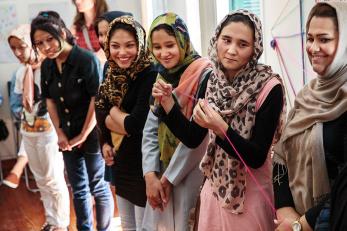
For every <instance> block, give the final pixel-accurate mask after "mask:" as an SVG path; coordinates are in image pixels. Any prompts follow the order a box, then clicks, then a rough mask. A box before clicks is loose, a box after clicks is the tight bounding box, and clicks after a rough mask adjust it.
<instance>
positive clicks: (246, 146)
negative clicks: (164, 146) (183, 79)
mask: <svg viewBox="0 0 347 231" xmlns="http://www.w3.org/2000/svg"><path fill="white" fill-rule="evenodd" d="M205 84H206V83H205ZM205 89H206V87H205ZM204 94H205V91H203V92H202V91H200V93H199V95H198V98H203V97H204ZM282 99H283V91H282V87H281V86H280V85H277V86H275V87H274V88H273V89H272V90H271V91H270V93H269V95H268V96H267V98H266V100H265V101H264V103H263V104H262V106H261V107H260V108H259V110H258V112H257V114H256V118H255V125H254V128H253V132H252V136H251V138H250V139H249V140H246V139H244V138H243V137H241V136H240V135H239V134H237V133H236V132H235V131H234V130H233V128H231V127H230V126H229V128H228V130H227V136H228V137H229V139H230V140H232V142H233V144H234V145H235V147H236V149H237V150H238V152H239V153H240V155H241V157H242V158H243V159H244V160H245V162H246V164H247V165H248V166H250V167H252V168H259V167H261V166H262V165H263V164H264V163H265V160H266V157H267V154H268V150H269V148H270V145H271V143H272V139H273V136H274V133H275V130H276V127H277V124H278V120H279V116H280V113H281V110H282V107H283V100H282ZM162 119H163V121H164V123H166V125H167V126H168V127H169V129H170V130H171V131H172V133H173V134H174V135H175V136H176V137H177V138H178V139H179V140H180V141H181V142H182V143H183V144H184V145H186V146H187V147H189V148H195V147H197V146H198V145H199V144H200V143H201V142H202V140H203V139H204V137H205V136H206V134H207V131H208V130H207V129H205V128H202V127H200V126H199V125H198V124H197V123H195V122H194V121H190V120H188V119H187V118H186V117H185V116H184V115H183V114H182V113H181V111H180V109H179V106H178V105H174V107H173V108H172V109H171V111H170V112H169V113H168V114H167V115H166V116H164V118H162ZM216 143H217V144H218V145H219V146H220V147H221V148H223V149H224V151H225V152H226V153H228V154H229V155H230V156H232V157H234V158H236V159H239V157H238V155H237V154H236V153H235V151H234V150H233V149H232V147H231V146H230V144H229V142H228V140H227V139H221V138H219V137H218V138H217V139H216Z"/></svg>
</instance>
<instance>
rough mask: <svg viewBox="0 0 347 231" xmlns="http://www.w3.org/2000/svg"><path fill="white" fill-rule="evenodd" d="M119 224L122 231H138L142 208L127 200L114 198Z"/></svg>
mask: <svg viewBox="0 0 347 231" xmlns="http://www.w3.org/2000/svg"><path fill="white" fill-rule="evenodd" d="M116 199H117V207H118V211H119V216H120V222H121V225H122V230H123V231H139V230H141V226H142V219H143V214H144V212H145V208H144V207H140V206H137V205H135V204H133V203H131V202H130V201H128V200H127V199H125V198H123V197H121V196H118V195H117V196H116Z"/></svg>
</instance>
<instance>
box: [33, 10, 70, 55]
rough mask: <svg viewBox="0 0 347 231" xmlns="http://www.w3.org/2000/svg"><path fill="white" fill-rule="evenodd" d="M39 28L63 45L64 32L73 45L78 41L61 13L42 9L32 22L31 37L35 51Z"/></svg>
mask: <svg viewBox="0 0 347 231" xmlns="http://www.w3.org/2000/svg"><path fill="white" fill-rule="evenodd" d="M37 30H42V31H45V32H47V33H49V34H51V35H52V36H53V38H55V39H56V40H58V42H59V46H60V47H61V40H64V38H63V37H62V34H63V32H65V34H66V39H65V41H66V42H68V43H69V44H71V45H75V44H76V41H75V38H74V36H73V35H72V34H71V31H70V30H69V29H68V28H67V27H66V25H65V23H64V21H63V20H62V19H61V17H60V15H59V14H58V13H57V12H55V11H41V12H40V13H39V14H38V15H37V16H36V17H35V18H34V19H33V21H32V22H31V30H30V39H31V43H32V46H33V49H34V50H35V52H37V47H36V44H35V40H34V34H35V32H36V31H37Z"/></svg>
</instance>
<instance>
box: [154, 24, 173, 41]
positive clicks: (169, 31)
mask: <svg viewBox="0 0 347 231" xmlns="http://www.w3.org/2000/svg"><path fill="white" fill-rule="evenodd" d="M159 30H164V31H165V32H166V33H167V34H168V35H170V36H173V37H176V36H175V32H174V30H173V29H172V27H170V26H169V25H166V24H160V25H158V26H156V27H154V28H153V30H152V31H151V34H150V36H151V39H152V34H153V32H154V31H159Z"/></svg>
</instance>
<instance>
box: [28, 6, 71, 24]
mask: <svg viewBox="0 0 347 231" xmlns="http://www.w3.org/2000/svg"><path fill="white" fill-rule="evenodd" d="M71 7H72V6H71V3H69V2H66V1H64V2H54V3H33V4H30V5H29V6H28V11H29V12H28V15H29V20H30V21H31V20H32V19H33V18H35V17H36V16H37V14H38V13H39V12H40V11H48V10H53V11H56V12H57V13H58V14H59V15H60V17H61V18H62V19H63V20H64V22H65V24H66V26H67V27H69V28H70V25H71V24H72V19H73V16H74V15H72V14H71V13H74V11H73V12H71Z"/></svg>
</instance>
